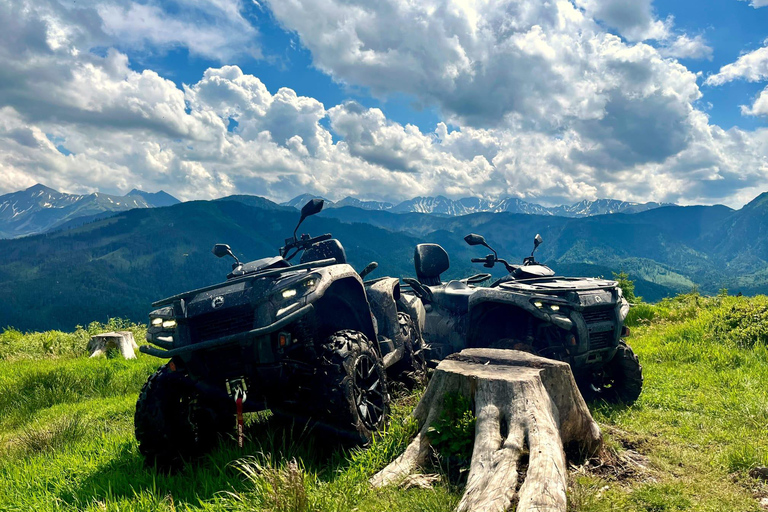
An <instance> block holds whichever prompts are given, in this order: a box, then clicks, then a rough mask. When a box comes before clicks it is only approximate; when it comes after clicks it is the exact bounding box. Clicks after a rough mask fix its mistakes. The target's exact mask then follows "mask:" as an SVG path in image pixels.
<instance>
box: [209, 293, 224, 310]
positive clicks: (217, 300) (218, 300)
mask: <svg viewBox="0 0 768 512" xmlns="http://www.w3.org/2000/svg"><path fill="white" fill-rule="evenodd" d="M223 305H224V297H222V296H221V295H219V296H218V297H214V298H213V300H212V301H211V306H213V308H214V309H216V308H220V307H221V306H223Z"/></svg>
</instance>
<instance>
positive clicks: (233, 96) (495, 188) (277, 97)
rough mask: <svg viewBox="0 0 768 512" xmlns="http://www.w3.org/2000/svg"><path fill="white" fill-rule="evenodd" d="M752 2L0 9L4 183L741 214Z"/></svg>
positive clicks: (762, 16)
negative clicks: (720, 207) (721, 209)
mask: <svg viewBox="0 0 768 512" xmlns="http://www.w3.org/2000/svg"><path fill="white" fill-rule="evenodd" d="M766 4H768V2H766V0H751V2H750V1H743V0H712V1H707V2H693V1H690V0H683V1H671V0H656V1H652V0H634V1H633V2H626V1H624V0H570V1H568V0H498V1H493V2H474V1H472V0H443V1H437V0H424V2H420V3H409V2H405V1H404V0H381V1H378V2H375V3H371V2H366V1H363V0H347V1H341V0H282V1H270V0H266V1H262V2H259V3H256V2H253V1H252V0H174V1H170V2H169V1H166V0H142V1H141V2H134V1H131V0H87V1H83V2H78V3H77V4H73V3H71V2H62V1H60V0H41V1H37V2H32V1H31V0H15V1H14V0H0V22H2V23H3V25H4V26H8V27H12V28H13V29H12V30H10V31H6V33H3V34H0V68H1V69H4V70H5V73H2V74H0V169H2V171H3V172H2V173H0V193H2V192H7V191H11V190H17V189H20V188H24V187H26V186H30V185H32V184H34V183H36V182H43V183H45V184H47V185H49V186H52V187H54V188H59V189H61V190H65V191H69V192H86V191H93V190H102V191H105V192H110V193H121V192H122V193H124V192H127V191H128V190H130V189H132V188H134V187H139V188H143V189H146V190H149V191H154V190H158V189H161V188H163V189H165V190H168V191H170V192H172V193H174V194H176V195H178V196H180V197H181V198H183V199H194V198H208V197H219V196H223V195H227V194H232V193H251V194H257V195H262V196H266V197H269V198H272V199H276V200H284V199H288V198H290V197H292V196H294V195H298V194H300V193H303V192H310V193H317V194H322V195H324V196H326V197H331V198H333V199H340V198H342V197H344V196H346V195H355V196H358V197H361V198H365V199H386V200H391V201H398V200H402V199H406V198H410V197H413V196H417V195H437V194H442V195H446V196H449V197H456V198H457V197H462V196H469V195H471V196H478V197H488V198H500V197H506V196H514V197H520V198H523V199H526V200H530V201H536V202H540V203H543V204H559V203H573V202H576V201H579V200H582V199H595V198H599V197H603V198H606V197H611V198H617V199H623V200H634V201H667V202H678V203H681V204H690V203H705V204H713V203H724V204H728V205H731V206H740V205H742V204H744V203H745V202H747V201H749V200H750V199H751V198H752V197H754V196H756V195H757V194H758V193H760V192H761V191H764V190H768V125H767V123H766V122H767V120H768V49H766V45H768V5H766ZM761 93H762V96H761Z"/></svg>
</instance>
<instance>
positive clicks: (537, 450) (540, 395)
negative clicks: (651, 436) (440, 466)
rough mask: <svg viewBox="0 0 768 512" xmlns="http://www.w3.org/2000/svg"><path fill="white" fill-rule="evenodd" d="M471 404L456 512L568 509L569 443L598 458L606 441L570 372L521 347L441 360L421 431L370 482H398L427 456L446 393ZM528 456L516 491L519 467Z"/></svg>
mask: <svg viewBox="0 0 768 512" xmlns="http://www.w3.org/2000/svg"><path fill="white" fill-rule="evenodd" d="M449 393H459V394H462V395H464V396H465V397H467V398H469V399H470V401H471V403H473V404H474V412H475V416H476V418H477V422H476V426H475V444H474V450H473V452H472V460H471V465H470V470H469V476H468V479H467V486H466V489H465V491H464V496H463V497H462V499H461V502H460V503H459V506H458V510H459V511H462V512H463V511H484V512H492V511H498V512H502V511H504V510H507V509H508V508H509V507H510V505H511V504H512V503H513V502H514V501H515V500H517V503H518V505H517V511H518V512H527V511H539V512H540V511H558V512H559V511H565V510H566V485H567V484H566V479H567V468H566V461H565V451H564V448H563V447H564V445H565V446H569V447H572V446H573V445H575V447H576V448H578V449H579V450H580V451H581V452H582V453H585V454H590V455H591V454H593V453H595V452H596V451H597V450H598V449H599V447H600V445H601V443H602V437H601V434H600V429H599V427H598V426H597V423H595V421H594V420H593V419H592V415H591V414H590V413H589V409H587V405H586V403H585V402H584V399H583V398H582V396H581V393H580V392H579V390H578V388H577V387H576V382H575V381H574V379H573V374H572V373H571V368H570V366H569V365H568V364H567V363H562V362H559V361H552V360H549V359H544V358H542V357H538V356H534V355H531V354H528V353H526V352H520V351H517V350H498V349H466V350H463V351H461V352H460V353H458V354H453V355H451V356H449V357H448V358H447V359H445V360H443V361H442V362H441V363H440V364H439V365H438V367H437V370H436V371H435V374H434V375H433V376H432V379H431V381H430V383H429V386H428V387H427V390H426V391H425V393H424V396H423V397H422V399H421V401H420V402H419V404H418V405H417V406H416V409H415V410H414V412H413V415H414V417H415V418H416V419H417V420H418V422H419V429H420V431H419V433H418V435H417V436H416V437H415V438H414V439H413V441H412V442H411V443H410V445H409V446H408V448H406V450H405V452H403V454H402V455H400V456H399V457H398V458H397V459H395V461H393V462H392V463H391V464H389V465H388V466H387V467H385V468H384V469H383V470H381V471H380V472H379V473H377V474H376V475H374V477H373V478H371V483H372V484H373V485H374V486H376V487H379V486H384V485H388V484H392V483H398V482H400V481H402V480H403V479H404V478H406V477H407V476H408V475H410V474H411V473H412V472H413V471H415V470H416V469H417V468H418V467H419V466H421V465H422V464H424V462H426V459H427V457H428V456H429V455H430V442H429V438H428V429H429V427H430V426H431V425H432V424H433V423H434V422H435V421H436V420H437V419H438V418H439V417H440V415H441V412H442V410H443V404H444V398H445V396H446V394H449ZM526 451H527V452H528V453H529V462H528V471H527V473H526V476H525V481H524V482H523V484H522V486H521V487H520V489H519V491H518V490H517V483H518V474H517V473H518V463H519V460H520V458H521V456H522V455H523V454H524V453H525V452H526Z"/></svg>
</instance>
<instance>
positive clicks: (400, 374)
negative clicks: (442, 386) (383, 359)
mask: <svg viewBox="0 0 768 512" xmlns="http://www.w3.org/2000/svg"><path fill="white" fill-rule="evenodd" d="M397 321H398V323H399V324H400V337H401V339H402V340H403V347H404V348H405V352H404V353H403V357H402V359H400V361H398V362H397V363H395V364H394V365H392V367H391V375H393V376H394V378H395V379H397V380H398V381H400V382H402V383H403V384H405V385H406V386H408V387H410V388H412V387H414V386H416V385H419V384H423V383H424V381H425V379H426V375H427V360H426V354H425V351H424V340H423V339H422V337H421V335H420V334H419V331H418V329H416V325H415V324H414V323H413V319H412V318H411V316H410V315H408V314H407V313H402V312H400V313H398V314H397Z"/></svg>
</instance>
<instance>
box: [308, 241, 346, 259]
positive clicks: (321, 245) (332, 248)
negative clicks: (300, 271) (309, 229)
mask: <svg viewBox="0 0 768 512" xmlns="http://www.w3.org/2000/svg"><path fill="white" fill-rule="evenodd" d="M330 258H336V263H346V262H347V253H346V252H345V251H344V246H342V245H341V242H339V241H338V240H336V239H335V238H332V239H331V240H324V241H322V242H318V243H316V244H314V245H313V246H312V247H310V248H308V249H307V250H305V251H304V254H302V255H301V260H300V262H301V263H309V262H310V261H320V260H327V259H330Z"/></svg>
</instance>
